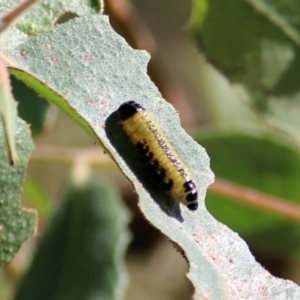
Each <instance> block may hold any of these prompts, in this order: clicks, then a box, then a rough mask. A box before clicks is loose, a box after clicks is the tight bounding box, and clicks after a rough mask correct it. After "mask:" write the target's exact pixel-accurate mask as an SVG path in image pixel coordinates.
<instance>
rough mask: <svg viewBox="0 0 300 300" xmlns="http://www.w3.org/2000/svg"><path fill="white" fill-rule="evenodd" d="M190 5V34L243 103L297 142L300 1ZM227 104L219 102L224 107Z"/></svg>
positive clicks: (198, 1) (209, 0) (212, 0)
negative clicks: (261, 113) (299, 21)
mask: <svg viewBox="0 0 300 300" xmlns="http://www.w3.org/2000/svg"><path fill="white" fill-rule="evenodd" d="M193 4H194V5H193V11H192V17H191V20H190V30H191V33H192V34H193V36H194V37H195V39H196V41H197V43H198V45H199V46H200V47H201V48H202V49H203V50H204V52H205V55H206V57H207V59H208V60H209V61H210V62H212V64H213V65H214V66H215V67H216V68H217V69H219V70H220V71H221V72H222V73H224V74H225V76H226V77H227V78H228V79H229V80H230V82H232V83H234V85H233V87H234V88H236V89H235V91H236V92H237V93H238V94H239V96H240V98H241V99H242V100H243V102H249V104H250V106H251V107H255V108H257V109H259V110H260V112H263V113H264V117H265V118H266V121H267V122H268V123H271V124H272V125H273V126H274V127H276V128H279V129H280V130H281V131H282V130H283V131H284V132H286V133H288V134H289V135H291V136H292V137H293V138H297V142H298V143H299V140H300V134H299V132H300V123H299V118H298V115H299V113H300V88H299V83H298V78H299V76H300V26H299V23H298V22H297V21H296V20H297V19H298V15H299V11H300V2H299V1H297V0H283V1H267V0H242V1H241V0H228V1H226V2H225V1H222V0H194V1H193ZM241 87H242V88H241ZM241 91H242V92H241ZM245 92H246V95H245ZM249 98H250V100H249ZM229 101H231V99H226V98H225V99H223V98H222V102H223V103H224V102H225V103H228V102H229ZM223 105H224V104H223ZM229 105H230V104H229ZM224 106H226V105H224Z"/></svg>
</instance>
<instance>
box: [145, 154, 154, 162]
mask: <svg viewBox="0 0 300 300" xmlns="http://www.w3.org/2000/svg"><path fill="white" fill-rule="evenodd" d="M153 156H154V155H153V153H152V152H149V153H147V154H146V155H144V156H143V162H145V163H147V162H149V161H151V160H152V159H153Z"/></svg>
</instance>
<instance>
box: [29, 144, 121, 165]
mask: <svg viewBox="0 0 300 300" xmlns="http://www.w3.org/2000/svg"><path fill="white" fill-rule="evenodd" d="M32 160H33V161H43V162H51V163H65V164H73V163H75V162H76V161H77V160H84V161H85V162H86V163H89V164H90V165H91V166H101V167H104V168H109V169H117V167H116V164H115V163H114V162H113V160H112V159H111V158H110V156H109V155H107V154H105V153H104V151H103V150H100V149H99V148H98V147H97V149H96V147H95V148H82V149H80V148H72V147H61V146H51V145H36V148H35V151H34V153H33V155H32Z"/></svg>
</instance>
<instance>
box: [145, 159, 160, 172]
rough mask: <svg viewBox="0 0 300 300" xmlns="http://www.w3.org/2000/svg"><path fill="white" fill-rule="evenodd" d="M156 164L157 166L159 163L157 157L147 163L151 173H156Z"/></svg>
mask: <svg viewBox="0 0 300 300" xmlns="http://www.w3.org/2000/svg"><path fill="white" fill-rule="evenodd" d="M158 166H159V164H158V160H157V159H154V160H153V161H151V162H150V163H149V164H147V168H148V170H149V171H150V172H152V173H156V170H157V168H158Z"/></svg>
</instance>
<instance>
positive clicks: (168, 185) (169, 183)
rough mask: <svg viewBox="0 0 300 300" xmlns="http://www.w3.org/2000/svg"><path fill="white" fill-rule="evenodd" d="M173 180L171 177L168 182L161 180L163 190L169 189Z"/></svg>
mask: <svg viewBox="0 0 300 300" xmlns="http://www.w3.org/2000/svg"><path fill="white" fill-rule="evenodd" d="M173 184H174V182H173V180H172V179H170V180H169V181H168V182H165V181H163V182H162V187H163V189H164V190H165V191H170V190H171V188H172V186H173Z"/></svg>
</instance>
